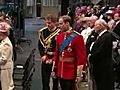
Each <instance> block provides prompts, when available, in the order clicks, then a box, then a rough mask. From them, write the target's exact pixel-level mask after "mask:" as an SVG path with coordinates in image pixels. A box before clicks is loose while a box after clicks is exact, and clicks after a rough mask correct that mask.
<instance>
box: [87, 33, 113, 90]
mask: <svg viewBox="0 0 120 90" xmlns="http://www.w3.org/2000/svg"><path fill="white" fill-rule="evenodd" d="M89 61H90V63H91V64H92V65H93V76H94V78H95V81H96V86H97V90H114V89H113V87H114V86H113V68H112V35H111V33H109V32H108V31H106V32H104V33H103V34H102V35H101V36H100V37H99V38H98V39H97V40H96V42H95V43H94V45H93V47H92V50H91V56H90V58H89Z"/></svg>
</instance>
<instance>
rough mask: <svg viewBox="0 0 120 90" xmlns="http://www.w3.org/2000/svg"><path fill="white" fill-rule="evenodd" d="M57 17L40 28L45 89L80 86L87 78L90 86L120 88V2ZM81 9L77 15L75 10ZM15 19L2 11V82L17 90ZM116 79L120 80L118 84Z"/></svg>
mask: <svg viewBox="0 0 120 90" xmlns="http://www.w3.org/2000/svg"><path fill="white" fill-rule="evenodd" d="M67 10H68V12H67V13H66V15H63V16H60V17H58V21H57V18H56V17H55V16H54V15H52V14H48V15H47V16H46V17H45V23H46V26H45V27H43V28H42V29H40V30H39V31H38V35H39V38H38V50H39V53H40V60H41V62H42V63H41V75H42V87H43V90H50V78H51V77H52V81H53V85H52V90H59V86H60V88H61V90H77V89H78V88H77V86H76V85H75V83H76V82H81V81H83V79H86V77H87V82H88V86H89V90H114V88H119V89H120V77H119V76H120V32H119V26H120V5H117V7H115V8H113V7H110V6H106V7H100V6H81V7H80V6H79V5H78V6H76V9H75V11H74V12H73V11H71V9H70V8H67ZM73 13H75V14H73ZM13 22H14V21H13V20H12V18H11V17H9V16H6V15H5V14H4V13H2V12H0V80H1V88H2V90H13V88H14V83H13V76H12V75H13V68H14V60H16V52H15V47H16V43H15V38H14V35H13V28H12V26H13ZM114 82H116V83H118V85H117V87H114V86H115V85H114Z"/></svg>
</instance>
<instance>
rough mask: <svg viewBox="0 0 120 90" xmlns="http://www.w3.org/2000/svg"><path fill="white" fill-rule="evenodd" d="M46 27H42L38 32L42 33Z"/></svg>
mask: <svg viewBox="0 0 120 90" xmlns="http://www.w3.org/2000/svg"><path fill="white" fill-rule="evenodd" d="M47 28H48V27H43V28H41V29H40V30H39V32H42V31H43V30H45V29H47Z"/></svg>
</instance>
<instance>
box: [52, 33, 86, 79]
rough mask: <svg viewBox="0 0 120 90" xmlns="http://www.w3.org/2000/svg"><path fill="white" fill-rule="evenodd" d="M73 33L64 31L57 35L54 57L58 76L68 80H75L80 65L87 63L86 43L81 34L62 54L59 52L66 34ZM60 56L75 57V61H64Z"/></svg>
mask: <svg viewBox="0 0 120 90" xmlns="http://www.w3.org/2000/svg"><path fill="white" fill-rule="evenodd" d="M72 33H73V32H71V33H69V34H65V33H64V32H62V33H60V34H59V35H58V36H57V40H56V51H55V56H54V58H53V60H54V61H55V63H56V66H57V75H58V77H60V78H63V79H67V80H73V79H75V78H76V74H77V66H78V65H86V46H85V44H84V40H83V37H82V36H81V35H79V34H78V35H77V36H76V37H74V38H73V40H72V41H71V43H70V44H69V45H68V46H67V47H66V48H65V49H64V51H63V52H62V54H59V48H60V46H61V44H62V43H63V41H64V39H65V36H66V37H68V36H70V35H71V34H72ZM60 56H62V57H63V58H75V62H62V60H60V58H59V57H60Z"/></svg>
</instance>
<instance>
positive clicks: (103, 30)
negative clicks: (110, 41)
mask: <svg viewBox="0 0 120 90" xmlns="http://www.w3.org/2000/svg"><path fill="white" fill-rule="evenodd" d="M106 31H107V30H106V29H105V30H103V31H102V32H101V33H100V34H99V37H100V36H101V35H102V34H103V33H105V32H106Z"/></svg>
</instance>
